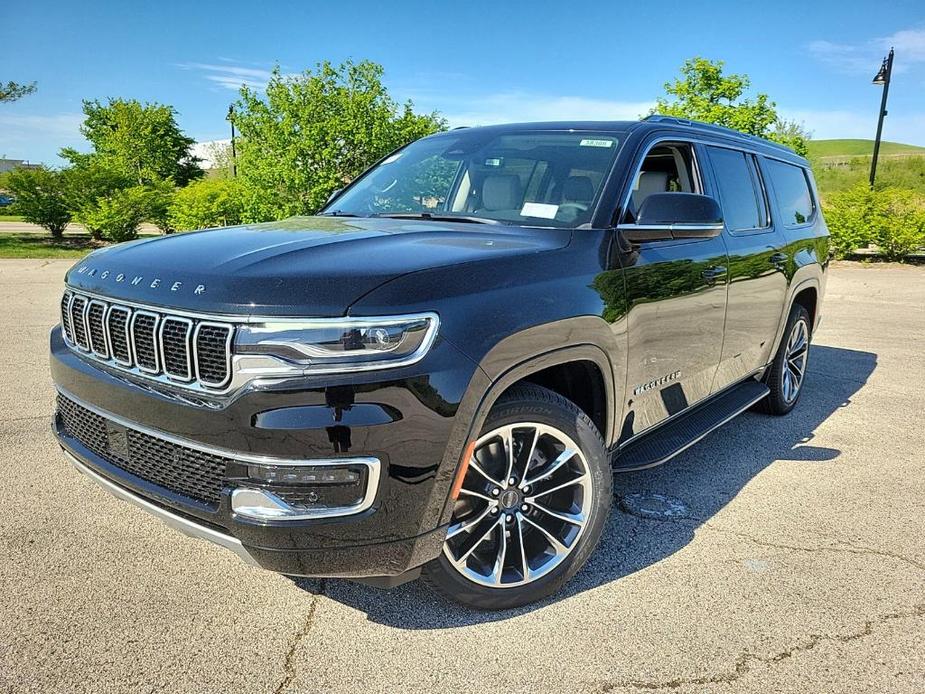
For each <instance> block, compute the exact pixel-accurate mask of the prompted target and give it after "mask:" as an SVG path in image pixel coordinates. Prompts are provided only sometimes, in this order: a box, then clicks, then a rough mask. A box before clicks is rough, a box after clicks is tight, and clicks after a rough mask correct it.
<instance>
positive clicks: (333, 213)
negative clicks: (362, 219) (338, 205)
mask: <svg viewBox="0 0 925 694" xmlns="http://www.w3.org/2000/svg"><path fill="white" fill-rule="evenodd" d="M318 216H319V217H359V216H360V215H358V214H353V213H352V212H341V211H340V210H331V211H330V212H319V213H318Z"/></svg>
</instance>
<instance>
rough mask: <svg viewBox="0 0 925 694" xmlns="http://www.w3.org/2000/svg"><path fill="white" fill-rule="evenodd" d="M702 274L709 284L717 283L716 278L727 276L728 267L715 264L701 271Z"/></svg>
mask: <svg viewBox="0 0 925 694" xmlns="http://www.w3.org/2000/svg"><path fill="white" fill-rule="evenodd" d="M700 276H701V277H703V278H704V279H705V280H706V281H707V283H708V284H716V280H718V279H719V278H721V277H725V276H726V268H724V267H723V266H722V265H714V266H713V267H708V268H707V269H706V270H704V271H703V272H701V273H700Z"/></svg>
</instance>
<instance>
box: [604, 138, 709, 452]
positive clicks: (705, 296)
mask: <svg viewBox="0 0 925 694" xmlns="http://www.w3.org/2000/svg"><path fill="white" fill-rule="evenodd" d="M644 151H645V154H644V156H643V157H641V158H640V159H638V160H637V162H638V163H637V164H636V175H635V177H634V179H633V183H632V186H633V187H632V191H630V193H629V195H627V198H626V201H625V204H624V209H623V214H622V219H621V221H622V223H623V224H631V223H634V221H635V212H636V210H637V209H639V206H640V205H641V204H642V201H643V200H644V199H645V197H646V196H647V195H650V194H652V193H664V192H673V191H677V192H686V193H701V194H703V193H706V192H708V190H707V186H708V183H707V181H705V180H704V178H703V174H702V167H701V166H700V165H699V163H698V162H699V158H700V156H701V148H700V147H699V146H696V145H694V144H693V143H690V142H686V141H684V140H683V138H681V139H679V140H674V139H672V140H670V141H656V142H654V143H651V144H650V145H649V146H648V148H646V149H644ZM622 264H623V267H624V273H625V282H626V297H627V308H628V314H627V340H628V346H627V384H626V398H627V401H626V403H625V405H626V409H625V412H626V414H625V416H624V420H623V427H622V433H621V439H623V440H624V441H625V440H627V439H629V438H630V437H632V436H635V435H636V434H639V433H640V432H642V431H644V430H646V429H648V428H650V427H652V426H653V425H655V424H658V423H660V422H662V421H663V420H665V419H667V418H668V417H670V416H672V415H675V414H678V413H679V412H681V411H683V410H684V409H686V408H687V407H689V406H691V405H693V404H694V403H696V402H698V401H700V400H702V399H703V398H705V397H707V396H708V395H709V394H710V389H711V387H712V385H713V379H714V375H715V373H716V367H717V364H718V363H719V360H720V354H721V350H722V344H723V320H724V316H725V309H726V264H727V261H726V248H725V245H724V243H723V237H722V236H716V237H713V238H704V239H673V240H671V239H669V240H658V241H645V242H641V243H638V244H634V245H633V247H632V251H631V252H629V253H626V254H625V255H624V257H623V259H622Z"/></svg>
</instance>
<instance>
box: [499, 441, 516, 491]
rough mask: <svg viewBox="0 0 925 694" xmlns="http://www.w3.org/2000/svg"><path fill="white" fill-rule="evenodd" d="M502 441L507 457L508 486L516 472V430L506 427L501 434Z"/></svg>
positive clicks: (505, 477) (506, 476)
mask: <svg viewBox="0 0 925 694" xmlns="http://www.w3.org/2000/svg"><path fill="white" fill-rule="evenodd" d="M501 440H502V441H503V442H504V453H505V455H506V456H507V472H506V474H505V475H504V482H505V485H506V484H507V481H508V480H509V479H510V478H511V473H512V472H513V471H514V428H513V427H505V429H504V431H503V433H502V434H501Z"/></svg>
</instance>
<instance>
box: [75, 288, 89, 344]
mask: <svg viewBox="0 0 925 694" xmlns="http://www.w3.org/2000/svg"><path fill="white" fill-rule="evenodd" d="M86 312H87V298H86V297H84V296H80V295H77V294H75V295H74V298H73V299H71V310H70V314H71V330H73V331H74V343H75V344H76V345H77V346H78V347H79V348H80V349H82V350H84V351H85V352H89V351H90V342H89V341H88V340H87V320H86Z"/></svg>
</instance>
